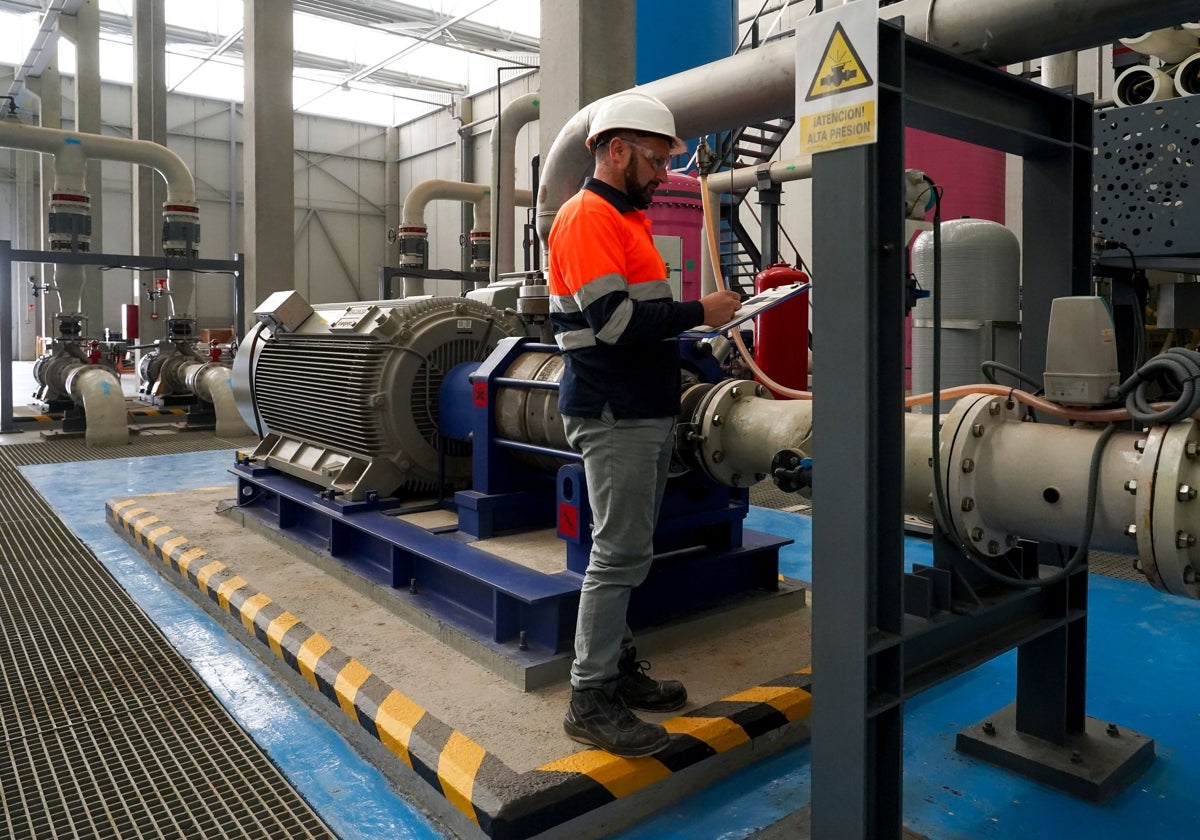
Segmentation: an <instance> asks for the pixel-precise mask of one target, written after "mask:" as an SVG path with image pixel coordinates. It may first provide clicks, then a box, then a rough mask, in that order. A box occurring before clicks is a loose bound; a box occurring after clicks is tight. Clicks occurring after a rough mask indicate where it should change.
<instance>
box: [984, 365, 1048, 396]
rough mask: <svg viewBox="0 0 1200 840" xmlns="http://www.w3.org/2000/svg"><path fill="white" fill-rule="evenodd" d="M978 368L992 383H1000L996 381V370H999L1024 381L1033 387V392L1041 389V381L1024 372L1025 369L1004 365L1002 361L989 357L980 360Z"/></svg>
mask: <svg viewBox="0 0 1200 840" xmlns="http://www.w3.org/2000/svg"><path fill="white" fill-rule="evenodd" d="M979 369H980V371H982V372H983V376H984V378H985V379H987V381H988V382H991V383H992V384H993V385H999V384H1001V383H1000V382H998V381H996V371H999V372H1000V373H1007V374H1008V375H1009V376H1011V377H1012V378H1013V379H1016V380H1017V381H1019V382H1023V383H1025V384H1026V385H1028V386H1029V387H1030V388H1033V389H1035V392H1036V391H1040V390H1042V383H1041V382H1039V381H1037V380H1036V379H1034V378H1033V377H1032V376H1030V375H1029V374H1027V373H1025V371H1023V370H1020V369H1019V368H1015V367H1012V366H1011V365H1006V364H1004V362H997V361H995V360H991V359H989V360H988V361H985V362H981V363H980V365H979Z"/></svg>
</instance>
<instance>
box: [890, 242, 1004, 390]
mask: <svg viewBox="0 0 1200 840" xmlns="http://www.w3.org/2000/svg"><path fill="white" fill-rule="evenodd" d="M912 262H913V271H914V273H915V274H916V276H917V282H918V283H920V284H921V288H923V289H928V290H929V291H930V292H931V293H932V291H933V233H932V232H930V231H925V232H923V233H921V235H920V236H918V237H917V241H916V243H915V244H914V245H913V251H912ZM1020 276H1021V248H1020V245H1018V243H1017V237H1016V236H1015V235H1013V233H1012V231H1010V230H1009V229H1008V228H1006V227H1005V226H1004V225H1001V224H997V223H996V222H990V221H987V220H986V219H953V220H951V221H948V222H945V223H943V224H942V326H941V329H942V359H941V361H942V369H941V382H940V387H941V388H949V387H952V386H954V385H968V384H971V383H975V382H981V381H983V375H982V374H981V373H980V370H979V365H980V363H981V362H983V361H985V360H989V359H990V360H994V361H998V362H1003V363H1004V364H1006V365H1010V366H1012V367H1016V366H1018V365H1019V364H1020V345H1019V326H1018V323H1019V321H1020ZM912 390H913V393H916V394H923V393H925V392H927V391H931V390H933V297H932V294H931V295H930V297H927V298H923V299H921V300H919V301H917V305H916V307H915V308H914V309H913V317H912ZM952 405H953V402H952V401H950V402H944V403H943V404H942V411H948V410H949V409H950V407H951V406H952ZM915 410H916V411H920V412H929V411H930V410H931V409H930V406H929V405H925V406H919V407H918V408H917V409H915Z"/></svg>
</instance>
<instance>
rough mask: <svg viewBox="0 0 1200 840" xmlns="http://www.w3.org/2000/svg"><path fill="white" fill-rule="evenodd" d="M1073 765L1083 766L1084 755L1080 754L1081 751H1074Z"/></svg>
mask: <svg viewBox="0 0 1200 840" xmlns="http://www.w3.org/2000/svg"><path fill="white" fill-rule="evenodd" d="M1071 763H1072V764H1083V753H1081V752H1079V750H1074V751H1073V752H1072V753H1071Z"/></svg>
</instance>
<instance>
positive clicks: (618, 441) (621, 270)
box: [548, 92, 740, 757]
mask: <svg viewBox="0 0 1200 840" xmlns="http://www.w3.org/2000/svg"><path fill="white" fill-rule="evenodd" d="M586 142H587V147H588V149H589V151H590V152H591V153H592V156H593V158H594V160H595V172H594V174H593V175H592V176H591V177H590V178H588V179H587V180H586V181H585V182H584V184H583V187H582V189H581V190H580V191H579V192H578V193H577V194H576V195H574V196H573V197H572V198H570V199H569V200H568V201H567V202H566V203H564V204H563V206H562V208H561V209H560V210H559V211H558V214H557V216H556V217H555V220H554V225H553V227H552V228H551V231H550V236H549V243H548V244H549V250H550V260H549V281H550V319H551V322H552V324H553V327H554V334H555V340H556V342H557V343H558V346H559V347H560V348H561V349H562V351H563V358H564V365H565V369H564V371H563V374H562V378H561V382H560V387H559V400H558V408H559V412H560V413H561V414H562V416H563V423H564V427H565V430H566V434H567V440H568V441H569V442H570V444H571V446H572V447H574V448H575V449H576V450H578V451H579V452H580V453H581V454H582V456H583V468H584V474H585V477H586V480H587V492H588V498H589V500H590V503H591V509H592V520H593V529H592V534H591V536H592V548H591V554H590V556H589V558H588V567H587V570H586V572H585V574H584V578H583V585H582V589H581V591H580V596H579V617H578V621H577V623H576V628H575V660H574V663H573V664H572V666H571V701H570V705H569V707H568V709H567V714H566V718H565V720H564V722H563V727H564V729H565V730H566V732H567V735H569V736H570V737H571V738H573V739H574V740H576V741H580V742H582V743H585V744H590V745H592V746H595V747H600V748H601V749H604V750H607V751H609V752H611V753H613V754H615V755H620V756H626V757H635V756H644V755H652V754H653V753H656V752H658V751H659V750H662V749H663V748H665V747H666V746H667V745H668V744H669V743H670V739H669V736H668V735H667V731H666V729H665V728H664V727H662V726H661V725H659V724H657V723H651V722H647V721H643V720H641V719H639V718H638V717H637V716H635V715H634V714H633V713H632V712H631V711H630V709H636V710H642V711H651V712H667V711H673V710H675V709H678V708H680V707H681V706H683V704H684V703H686V702H687V690H686V689H685V688H684V687H683V685H682V684H681V683H679V682H677V681H675V680H656V679H652V678H650V677H649V676H648V675H647V673H646V671H647V670H649V663H647V662H644V661H641V662H639V661H638V659H637V649H636V648H635V647H634V646H633V644H632V642H633V637H632V634H631V633H630V630H629V627H628V626H627V624H626V610H627V608H628V605H629V596H630V593H631V591H632V590H633V588H634V587H635V586H637V585H638V584H640V583H641V582H642V581H643V580H645V578H646V575H647V573H648V572H649V571H650V561H651V557H652V555H653V536H654V526H655V522H656V521H657V519H658V510H659V507H660V505H661V503H662V498H663V491H664V489H665V487H666V482H667V469H668V466H669V464H670V460H671V451H672V445H673V442H674V426H675V418H676V416H677V415H678V413H679V393H680V367H679V349H678V342H677V339H676V337H677V336H678V335H679V333H681V332H683V331H685V330H688V329H692V328H694V327H698V326H700V325H701V324H706V325H709V326H714V327H715V326H719V325H721V324H724V323H725V322H727V321H728V320H730V318H732V316H733V313H734V312H735V311H736V310H737V309H738V307H739V305H740V303H739V296H738V294H737V293H736V292H732V291H718V292H714V293H713V294H710V295H707V296H705V297H704V298H702V299H701V300H698V301H689V302H681V301H675V300H673V299H672V297H671V286H670V284H669V283H668V282H667V269H666V265H665V264H664V263H663V260H662V257H661V256H659V254H658V251H657V250H655V247H654V240H653V238H652V237H651V233H650V220H649V218H648V217H647V216H646V215H645V214H644V213H643V212H642V211H643V210H645V209H646V208H647V207H649V206H650V202H651V199H652V198H653V196H654V191H655V190H656V189H657V188H658V187H659V185H660V184H662V183H664V182H665V181H666V180H667V176H668V168H667V167H668V165H669V163H670V160H671V155H673V154H679V153H681V152H683V151H685V149H686V147H685V146H684V144H683V141H682V140H680V139H679V138H678V137H676V136H675V118H674V116H673V115H672V114H671V112H670V111H669V110H668V109H667V107H666V106H665V105H663V103H662V102H660V101H659V100H657V99H655V98H654V97H652V96H648V95H646V94H642V93H636V92H627V93H621V94H616V95H614V96H612V97H609V98H608V99H605V100H601V101H600V102H599V103H598V104H597V105H595V106H594V110H593V114H592V118H591V121H590V125H589V133H588V136H587V141H586Z"/></svg>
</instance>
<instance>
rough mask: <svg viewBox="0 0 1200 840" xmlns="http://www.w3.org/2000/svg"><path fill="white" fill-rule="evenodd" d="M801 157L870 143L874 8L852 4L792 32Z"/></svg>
mask: <svg viewBox="0 0 1200 840" xmlns="http://www.w3.org/2000/svg"><path fill="white" fill-rule="evenodd" d="M796 44H797V49H796V120H797V123H798V129H799V134H800V151H801V153H806V154H813V153H816V152H826V151H830V150H832V149H844V148H846V147H848V146H857V145H860V144H863V143H874V142H875V126H876V120H875V107H876V101H877V94H878V87H877V85H876V83H875V78H876V76H877V66H878V63H879V2H878V0H857V2H854V3H847V4H845V5H842V6H836V7H834V8H832V9H830V10H829V11H827V12H822V13H821V14H819V15H813V16H812V17H809V18H807V19H806V20H805V21H804V22H803V23H802V24H801V25H800V26H797V28H796Z"/></svg>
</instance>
